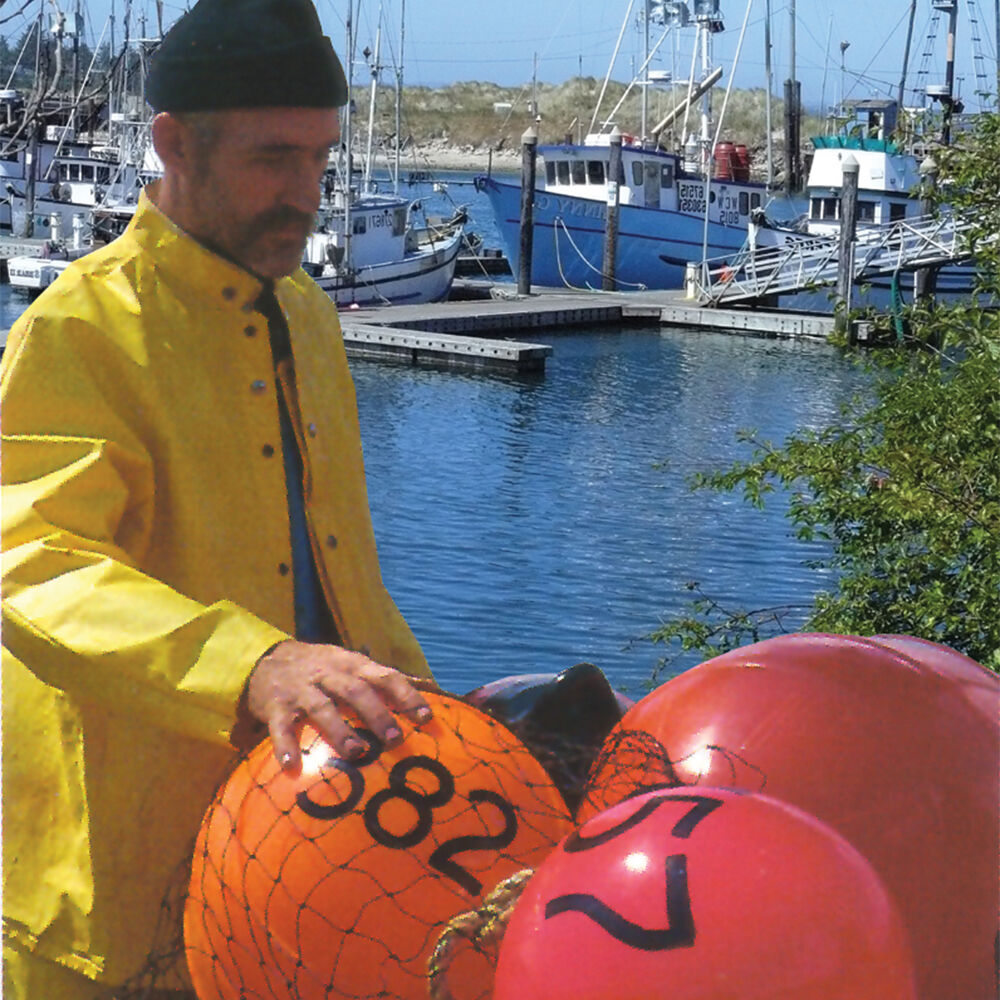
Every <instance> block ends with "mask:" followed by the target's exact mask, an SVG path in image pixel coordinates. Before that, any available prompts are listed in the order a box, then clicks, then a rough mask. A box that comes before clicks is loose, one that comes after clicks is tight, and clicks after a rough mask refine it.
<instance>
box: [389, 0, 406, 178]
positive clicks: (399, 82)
mask: <svg viewBox="0 0 1000 1000" xmlns="http://www.w3.org/2000/svg"><path fill="white" fill-rule="evenodd" d="M405 39H406V0H402V3H401V5H400V13H399V64H398V66H397V67H396V165H395V170H394V172H393V177H392V192H393V194H399V132H400V129H401V128H402V124H401V123H400V108H401V106H402V103H403V43H404V41H405Z"/></svg>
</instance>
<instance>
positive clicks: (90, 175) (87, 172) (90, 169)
mask: <svg viewBox="0 0 1000 1000" xmlns="http://www.w3.org/2000/svg"><path fill="white" fill-rule="evenodd" d="M80 178H81V179H82V180H85V181H91V182H92V181H93V180H94V165H93V163H81V164H80Z"/></svg>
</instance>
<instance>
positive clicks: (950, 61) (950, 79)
mask: <svg viewBox="0 0 1000 1000" xmlns="http://www.w3.org/2000/svg"><path fill="white" fill-rule="evenodd" d="M939 4H940V0H939ZM957 27H958V0H952V3H951V4H950V6H949V10H948V50H947V56H946V58H947V62H946V64H945V76H944V86H945V95H944V97H943V98H942V101H941V103H942V104H943V105H944V122H943V124H942V127H941V142H942V143H943V144H944V145H945V146H949V145H951V116H952V113H953V111H954V108H955V31H956V29H957Z"/></svg>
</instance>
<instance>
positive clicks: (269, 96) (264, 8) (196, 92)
mask: <svg viewBox="0 0 1000 1000" xmlns="http://www.w3.org/2000/svg"><path fill="white" fill-rule="evenodd" d="M146 99H147V100H148V101H149V103H150V105H152V107H153V108H154V109H155V110H156V111H223V110H227V109H232V108H274V107H303V108H339V107H341V106H342V105H344V104H346V103H347V79H346V78H345V76H344V69H343V67H342V66H341V64H340V60H339V59H338V58H337V54H336V52H334V51H333V46H332V45H331V44H330V39H329V38H327V37H326V36H325V35H324V34H323V28H322V26H321V25H320V23H319V17H318V16H317V14H316V8H315V7H313V5H312V3H311V0H199V2H198V3H197V4H196V5H195V6H194V7H193V8H192V9H191V10H190V11H188V13H186V14H185V15H184V16H183V17H182V18H181V19H180V20H179V21H177V23H176V24H174V26H173V27H172V28H171V29H170V30H169V31H168V32H167V34H166V35H165V36H164V39H163V41H162V43H161V44H160V46H159V48H158V49H157V50H156V52H154V53H153V56H152V59H151V60H150V68H149V74H148V76H147V77H146Z"/></svg>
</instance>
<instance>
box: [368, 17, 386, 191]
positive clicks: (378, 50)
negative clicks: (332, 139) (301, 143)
mask: <svg viewBox="0 0 1000 1000" xmlns="http://www.w3.org/2000/svg"><path fill="white" fill-rule="evenodd" d="M367 51H368V50H367V47H366V48H365V52H366V53H367ZM381 56H382V5H381V4H379V5H378V27H377V28H376V29H375V55H374V59H373V60H372V67H371V72H372V82H371V90H370V92H369V96H368V143H367V147H366V154H365V178H364V191H365V193H366V194H367V193H368V192H369V191H370V190H371V180H372V161H373V160H374V158H375V156H374V144H375V100H376V97H377V96H378V78H379V73H381V72H382V67H381V66H380V65H379V59H381Z"/></svg>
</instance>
